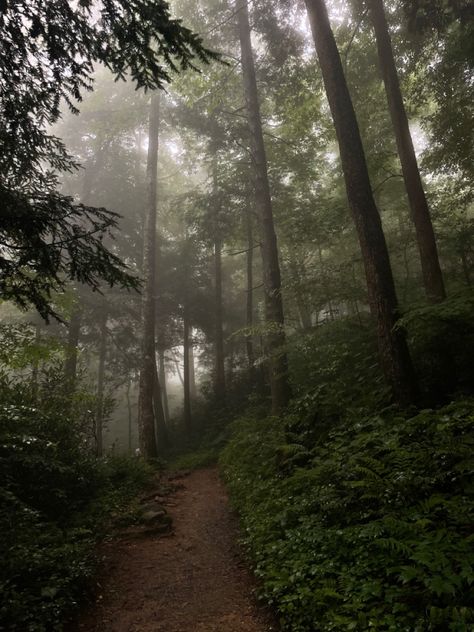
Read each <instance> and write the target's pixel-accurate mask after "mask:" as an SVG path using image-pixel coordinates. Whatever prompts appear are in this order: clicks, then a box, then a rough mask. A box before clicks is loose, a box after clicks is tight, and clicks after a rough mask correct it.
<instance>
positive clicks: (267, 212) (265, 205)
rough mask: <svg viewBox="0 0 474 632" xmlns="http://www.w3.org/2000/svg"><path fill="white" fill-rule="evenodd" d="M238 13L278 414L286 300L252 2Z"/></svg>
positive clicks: (286, 388) (284, 392) (284, 369)
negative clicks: (255, 54)
mask: <svg viewBox="0 0 474 632" xmlns="http://www.w3.org/2000/svg"><path fill="white" fill-rule="evenodd" d="M237 15H238V23H239V35H240V46H241V57H242V72H243V80H244V92H245V100H246V105H247V116H248V124H249V129H250V138H251V143H252V147H251V149H252V151H251V154H252V163H253V170H254V173H253V175H254V178H255V202H256V205H255V206H256V212H257V217H258V220H259V226H260V233H261V244H262V245H261V253H262V265H263V285H264V293H265V321H266V324H267V325H268V328H269V331H268V333H267V336H266V344H265V347H266V351H267V354H268V355H269V368H270V389H271V398H272V412H273V414H278V413H279V412H281V411H282V410H283V409H284V408H285V407H286V406H287V404H288V402H289V400H290V397H291V390H290V384H289V376H288V359H287V355H286V351H285V346H286V336H285V329H284V317H283V301H282V296H281V277H280V264H279V260H278V246H277V238H276V233H275V227H274V223H273V209H272V200H271V195H270V184H269V181H268V169H267V158H266V153H265V145H264V142H263V131H262V121H261V117H260V104H259V100H258V91H257V80H256V76H255V64H254V59H253V50H252V43H251V38H250V23H249V12H248V3H247V1H246V0H237Z"/></svg>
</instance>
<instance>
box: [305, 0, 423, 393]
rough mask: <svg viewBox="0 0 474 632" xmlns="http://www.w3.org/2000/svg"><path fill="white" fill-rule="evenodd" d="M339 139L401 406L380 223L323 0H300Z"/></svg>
mask: <svg viewBox="0 0 474 632" xmlns="http://www.w3.org/2000/svg"><path fill="white" fill-rule="evenodd" d="M305 2H306V7H307V9H308V16H309V21H310V24H311V30H312V33H313V38H314V43H315V46H316V50H317V53H318V57H319V63H320V66H321V71H322V74H323V81H324V85H325V88H326V94H327V97H328V101H329V106H330V109H331V113H332V117H333V120H334V126H335V129H336V134H337V138H338V142H339V151H340V155H341V163H342V169H343V172H344V179H345V184H346V190H347V197H348V201H349V206H350V209H351V212H352V215H353V218H354V223H355V225H356V229H357V233H358V236H359V242H360V247H361V251H362V257H363V260H364V266H365V275H366V279H367V288H368V294H369V303H370V307H371V311H372V314H373V315H374V317H375V319H376V322H377V331H378V342H379V351H380V358H381V364H382V368H383V371H384V373H385V377H386V379H387V382H388V384H389V385H390V386H391V388H392V391H393V395H394V397H395V399H396V400H397V401H398V402H399V403H400V404H402V405H406V404H410V403H412V402H413V401H414V400H415V399H416V395H417V388H416V383H415V377H414V372H413V368H412V364H411V359H410V355H409V352H408V347H407V344H406V341H405V338H404V336H403V333H402V332H401V331H400V330H398V329H397V328H396V324H397V320H398V304H397V297H396V293H395V284H394V281H393V275H392V268H391V266H390V260H389V256H388V250H387V244H386V242H385V236H384V233H383V229H382V222H381V219H380V215H379V212H378V209H377V207H376V205H375V201H374V197H373V194H372V187H371V184H370V179H369V173H368V169H367V163H366V159H365V154H364V149H363V146H362V140H361V136H360V131H359V126H358V123H357V119H356V115H355V111H354V107H353V105H352V100H351V97H350V94H349V90H348V87H347V83H346V79H345V77H344V72H343V68H342V63H341V58H340V56H339V51H338V49H337V45H336V41H335V39H334V35H333V32H332V30H331V25H330V22H329V17H328V13H327V9H326V5H325V2H324V0H305Z"/></svg>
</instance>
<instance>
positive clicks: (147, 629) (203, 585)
mask: <svg viewBox="0 0 474 632" xmlns="http://www.w3.org/2000/svg"><path fill="white" fill-rule="evenodd" d="M180 483H182V485H180V486H179V487H180V488H179V489H178V490H177V491H176V492H175V493H173V495H171V496H169V497H168V501H167V510H168V512H169V514H170V515H171V516H172V518H173V532H172V534H171V535H168V536H166V537H156V536H155V537H153V536H147V537H146V538H143V539H135V540H131V541H130V540H127V539H120V538H119V539H118V540H114V541H113V542H110V543H107V544H105V545H104V549H105V566H104V572H103V577H102V579H101V580H100V583H101V591H100V592H101V594H99V595H98V600H97V603H96V604H95V605H94V606H92V607H91V608H90V609H89V610H87V611H85V612H84V613H83V614H82V616H81V618H80V619H79V621H78V622H76V623H75V624H74V625H73V626H72V627H71V629H70V631H69V632H99V631H100V632H269V631H276V630H277V626H276V624H275V622H274V621H273V620H272V618H271V616H270V615H269V613H268V612H266V611H265V610H264V609H263V608H262V607H261V606H259V605H258V604H257V602H256V599H255V596H254V592H255V581H254V579H253V577H252V576H251V574H250V573H249V571H248V569H247V568H246V566H245V564H244V563H243V561H242V558H241V552H240V551H239V548H238V545H237V538H238V532H237V525H236V520H235V517H234V516H233V514H232V512H231V510H230V508H229V505H228V500H227V495H226V491H225V488H224V486H223V484H222V482H221V481H220V479H219V475H218V471H217V469H215V468H208V469H203V470H198V471H196V472H193V473H191V474H189V475H188V476H187V477H185V478H183V479H181V480H180Z"/></svg>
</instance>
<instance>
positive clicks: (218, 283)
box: [214, 236, 225, 404]
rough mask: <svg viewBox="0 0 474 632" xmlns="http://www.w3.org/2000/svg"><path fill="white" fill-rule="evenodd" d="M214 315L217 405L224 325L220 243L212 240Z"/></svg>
mask: <svg viewBox="0 0 474 632" xmlns="http://www.w3.org/2000/svg"><path fill="white" fill-rule="evenodd" d="M214 283H215V287H214V314H215V350H214V351H215V368H214V395H215V398H216V400H217V402H218V403H219V404H223V403H224V401H225V361H224V325H223V306H222V243H221V240H220V239H219V237H218V236H216V238H215V240H214Z"/></svg>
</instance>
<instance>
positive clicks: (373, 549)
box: [222, 400, 474, 632]
mask: <svg viewBox="0 0 474 632" xmlns="http://www.w3.org/2000/svg"><path fill="white" fill-rule="evenodd" d="M295 423H296V426H298V424H300V421H299V420H298V419H297V418H293V419H292V418H287V419H283V420H277V419H274V418H269V419H264V420H260V419H257V418H254V419H245V420H242V421H240V422H238V423H237V424H236V425H235V429H234V437H233V439H232V440H231V442H230V443H229V445H228V446H227V448H226V449H225V450H224V453H223V455H222V466H223V471H224V474H225V477H226V479H227V481H228V484H229V487H230V490H231V495H232V499H233V502H234V503H235V506H236V508H237V509H238V511H239V512H240V515H241V517H242V524H243V528H244V533H245V541H246V544H247V545H248V547H249V551H250V553H251V556H252V558H253V561H254V565H255V569H256V573H257V575H258V576H259V577H260V578H261V580H262V590H263V595H264V597H265V598H266V600H267V601H269V602H270V603H272V604H274V605H275V607H276V608H277V610H278V612H279V613H280V615H281V619H282V622H283V627H284V629H286V630H291V631H292V632H317V631H318V630H321V631H325V632H326V631H329V630H334V631H341V632H343V631H344V632H345V631H347V630H368V629H373V630H381V631H382V630H383V631H389V630H390V631H394V632H395V631H397V632H400V631H403V630H406V631H407V632H414V631H415V632H416V631H418V632H421V631H428V630H432V631H439V632H441V631H445V630H452V631H457V632H461V631H468V630H472V629H474V590H473V586H472V584H473V583H474V570H473V567H474V536H473V534H472V524H474V486H473V483H474V479H473V469H474V468H473V459H472V454H473V449H474V402H473V401H472V400H466V401H460V402H457V403H453V404H451V405H449V406H446V407H445V408H443V409H441V410H438V411H432V410H426V411H422V412H420V413H419V414H417V415H416V416H414V417H412V418H409V419H407V418H405V417H403V416H400V415H396V414H395V413H394V412H393V411H391V412H390V411H388V412H386V413H385V414H384V415H381V416H371V417H368V418H361V419H353V420H352V423H350V422H345V423H344V424H343V423H340V424H337V425H336V426H335V427H333V428H329V429H326V430H325V432H323V433H321V434H320V436H319V438H318V435H317V433H315V434H313V438H314V445H313V447H312V448H310V449H309V448H308V445H304V444H303V443H301V442H299V441H298V436H299V433H300V431H301V428H299V427H298V433H295V434H293V433H292V428H294V426H295Z"/></svg>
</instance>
